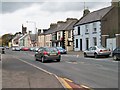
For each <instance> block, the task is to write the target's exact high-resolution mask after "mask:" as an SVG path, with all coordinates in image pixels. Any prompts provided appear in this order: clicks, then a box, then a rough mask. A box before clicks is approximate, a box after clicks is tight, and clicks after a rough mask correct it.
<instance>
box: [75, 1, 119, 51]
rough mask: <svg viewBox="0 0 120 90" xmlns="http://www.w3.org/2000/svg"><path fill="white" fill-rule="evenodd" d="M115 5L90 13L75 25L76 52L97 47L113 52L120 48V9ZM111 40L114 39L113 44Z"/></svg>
mask: <svg viewBox="0 0 120 90" xmlns="http://www.w3.org/2000/svg"><path fill="white" fill-rule="evenodd" d="M115 3H118V2H115ZM115 5H117V4H112V5H111V6H109V7H106V8H102V9H100V10H97V11H94V12H91V13H90V12H88V13H87V14H86V15H84V16H83V17H82V18H81V19H80V20H79V21H78V23H76V24H75V26H74V50H75V51H84V50H86V49H88V48H89V47H92V46H96V45H97V46H99V45H102V46H104V47H107V48H110V49H111V50H113V49H115V48H116V47H118V46H120V44H119V42H120V39H119V38H120V37H119V36H120V20H119V19H120V7H119V6H115ZM110 38H112V39H114V42H111V41H113V40H112V39H110ZM108 39H110V40H108ZM114 43H115V45H114V47H113V44H114ZM109 44H111V45H112V47H110V45H109Z"/></svg>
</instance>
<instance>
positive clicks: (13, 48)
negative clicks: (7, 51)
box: [12, 46, 20, 51]
mask: <svg viewBox="0 0 120 90" xmlns="http://www.w3.org/2000/svg"><path fill="white" fill-rule="evenodd" d="M12 51H20V47H18V46H16V47H12Z"/></svg>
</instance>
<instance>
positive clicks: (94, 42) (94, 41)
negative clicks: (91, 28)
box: [93, 37, 97, 46]
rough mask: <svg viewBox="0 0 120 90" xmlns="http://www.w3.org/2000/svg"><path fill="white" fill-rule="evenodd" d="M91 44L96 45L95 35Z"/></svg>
mask: <svg viewBox="0 0 120 90" xmlns="http://www.w3.org/2000/svg"><path fill="white" fill-rule="evenodd" d="M93 44H94V46H96V45H97V38H96V37H93Z"/></svg>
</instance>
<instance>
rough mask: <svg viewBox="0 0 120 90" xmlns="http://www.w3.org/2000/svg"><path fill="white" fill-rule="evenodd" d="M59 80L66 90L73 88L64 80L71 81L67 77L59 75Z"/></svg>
mask: <svg viewBox="0 0 120 90" xmlns="http://www.w3.org/2000/svg"><path fill="white" fill-rule="evenodd" d="M59 80H60V81H61V83H62V84H63V86H64V87H65V88H66V89H68V90H73V88H72V87H71V86H70V85H69V84H68V83H67V82H66V81H65V80H68V81H70V82H72V81H71V80H69V79H67V78H61V77H59Z"/></svg>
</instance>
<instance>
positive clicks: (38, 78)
mask: <svg viewBox="0 0 120 90" xmlns="http://www.w3.org/2000/svg"><path fill="white" fill-rule="evenodd" d="M2 57H3V58H2V88H3V89H2V90H7V89H8V88H12V89H11V90H24V89H25V88H27V90H31V89H32V88H36V89H38V88H39V89H38V90H41V89H43V88H44V89H45V88H49V89H50V88H51V90H53V89H54V88H59V89H61V90H64V88H63V86H62V84H61V83H60V82H59V80H58V79H57V78H56V77H55V76H54V75H52V74H51V75H50V74H48V73H45V72H44V71H42V70H39V69H37V68H34V67H32V66H30V65H28V64H26V63H24V62H21V61H20V60H16V59H15V58H13V57H12V56H10V55H3V56H2ZM25 90H26V89H25Z"/></svg>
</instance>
